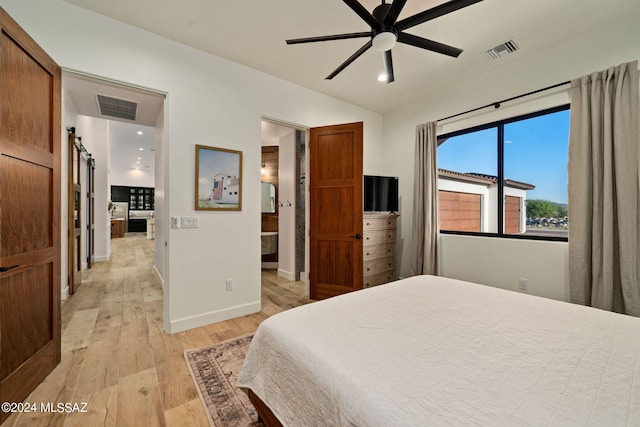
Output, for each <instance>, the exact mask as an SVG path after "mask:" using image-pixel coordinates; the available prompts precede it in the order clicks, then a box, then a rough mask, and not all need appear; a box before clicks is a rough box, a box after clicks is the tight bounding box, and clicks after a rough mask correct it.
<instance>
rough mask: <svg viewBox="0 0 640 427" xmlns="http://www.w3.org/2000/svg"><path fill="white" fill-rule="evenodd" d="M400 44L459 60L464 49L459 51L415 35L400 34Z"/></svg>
mask: <svg viewBox="0 0 640 427" xmlns="http://www.w3.org/2000/svg"><path fill="white" fill-rule="evenodd" d="M398 42H399V43H404V44H408V45H411V46H415V47H419V48H421V49H426V50H430V51H432V52H437V53H441V54H443V55H448V56H452V57H454V58H457V57H458V56H460V54H461V53H462V49H458V48H457V47H453V46H449V45H446V44H442V43H438V42H434V41H433V40H429V39H425V38H422V37H418V36H414V35H413V34H407V33H398Z"/></svg>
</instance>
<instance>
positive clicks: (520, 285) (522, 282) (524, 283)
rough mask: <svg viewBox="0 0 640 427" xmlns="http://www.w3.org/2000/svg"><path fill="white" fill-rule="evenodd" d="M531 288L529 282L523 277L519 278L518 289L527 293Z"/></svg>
mask: <svg viewBox="0 0 640 427" xmlns="http://www.w3.org/2000/svg"><path fill="white" fill-rule="evenodd" d="M528 287H529V281H528V280H527V279H525V278H523V277H519V278H518V289H520V290H521V291H526V290H527V289H528Z"/></svg>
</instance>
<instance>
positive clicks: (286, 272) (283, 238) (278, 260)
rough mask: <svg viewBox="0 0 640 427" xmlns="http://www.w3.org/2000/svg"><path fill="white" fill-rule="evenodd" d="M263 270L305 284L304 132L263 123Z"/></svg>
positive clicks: (276, 122) (276, 124) (304, 130)
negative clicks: (274, 271) (269, 270)
mask: <svg viewBox="0 0 640 427" xmlns="http://www.w3.org/2000/svg"><path fill="white" fill-rule="evenodd" d="M261 129H262V132H261V146H262V163H261V171H260V179H261V182H262V185H261V191H262V195H261V196H262V203H261V206H262V213H261V241H262V255H261V256H262V267H263V269H274V270H276V272H277V275H278V276H279V277H283V278H285V279H287V280H291V281H297V280H301V281H303V282H305V283H306V273H305V272H306V271H307V268H306V258H307V257H306V253H307V252H306V239H305V236H306V232H305V230H306V224H307V219H306V192H307V188H306V180H305V178H306V173H305V171H306V159H307V154H306V142H307V132H306V129H304V128H301V127H299V126H295V125H291V124H286V123H283V122H279V121H275V120H271V119H262V122H261Z"/></svg>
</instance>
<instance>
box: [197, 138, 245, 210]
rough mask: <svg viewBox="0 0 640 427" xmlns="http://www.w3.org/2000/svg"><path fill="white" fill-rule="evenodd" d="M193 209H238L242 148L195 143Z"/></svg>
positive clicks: (240, 192)
mask: <svg viewBox="0 0 640 427" xmlns="http://www.w3.org/2000/svg"><path fill="white" fill-rule="evenodd" d="M195 194H196V197H195V209H196V210H201V211H203V210H205V211H239V210H242V151H235V150H227V149H225V148H216V147H207V146H205V145H196V192H195Z"/></svg>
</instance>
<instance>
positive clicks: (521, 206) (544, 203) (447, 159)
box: [438, 105, 569, 240]
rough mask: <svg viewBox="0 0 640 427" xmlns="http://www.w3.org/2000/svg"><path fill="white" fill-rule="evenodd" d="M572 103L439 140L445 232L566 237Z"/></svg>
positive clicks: (440, 198)
mask: <svg viewBox="0 0 640 427" xmlns="http://www.w3.org/2000/svg"><path fill="white" fill-rule="evenodd" d="M568 144H569V106H568V105H566V106H561V107H557V108H553V109H549V110H544V111H540V112H537V113H533V114H528V115H525V116H520V117H515V118H512V119H508V120H503V121H500V122H495V123H490V124H486V125H482V126H478V127H474V128H471V129H465V130H462V131H457V132H453V133H450V134H446V135H441V136H439V137H438V214H439V220H440V230H441V231H443V232H457V233H465V234H466V233H472V234H477V233H481V234H483V235H484V234H488V235H496V236H501V237H520V238H532V239H548V240H566V239H567V237H568V229H569V216H568V215H569V213H568V206H567V200H568V194H567V162H568Z"/></svg>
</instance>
